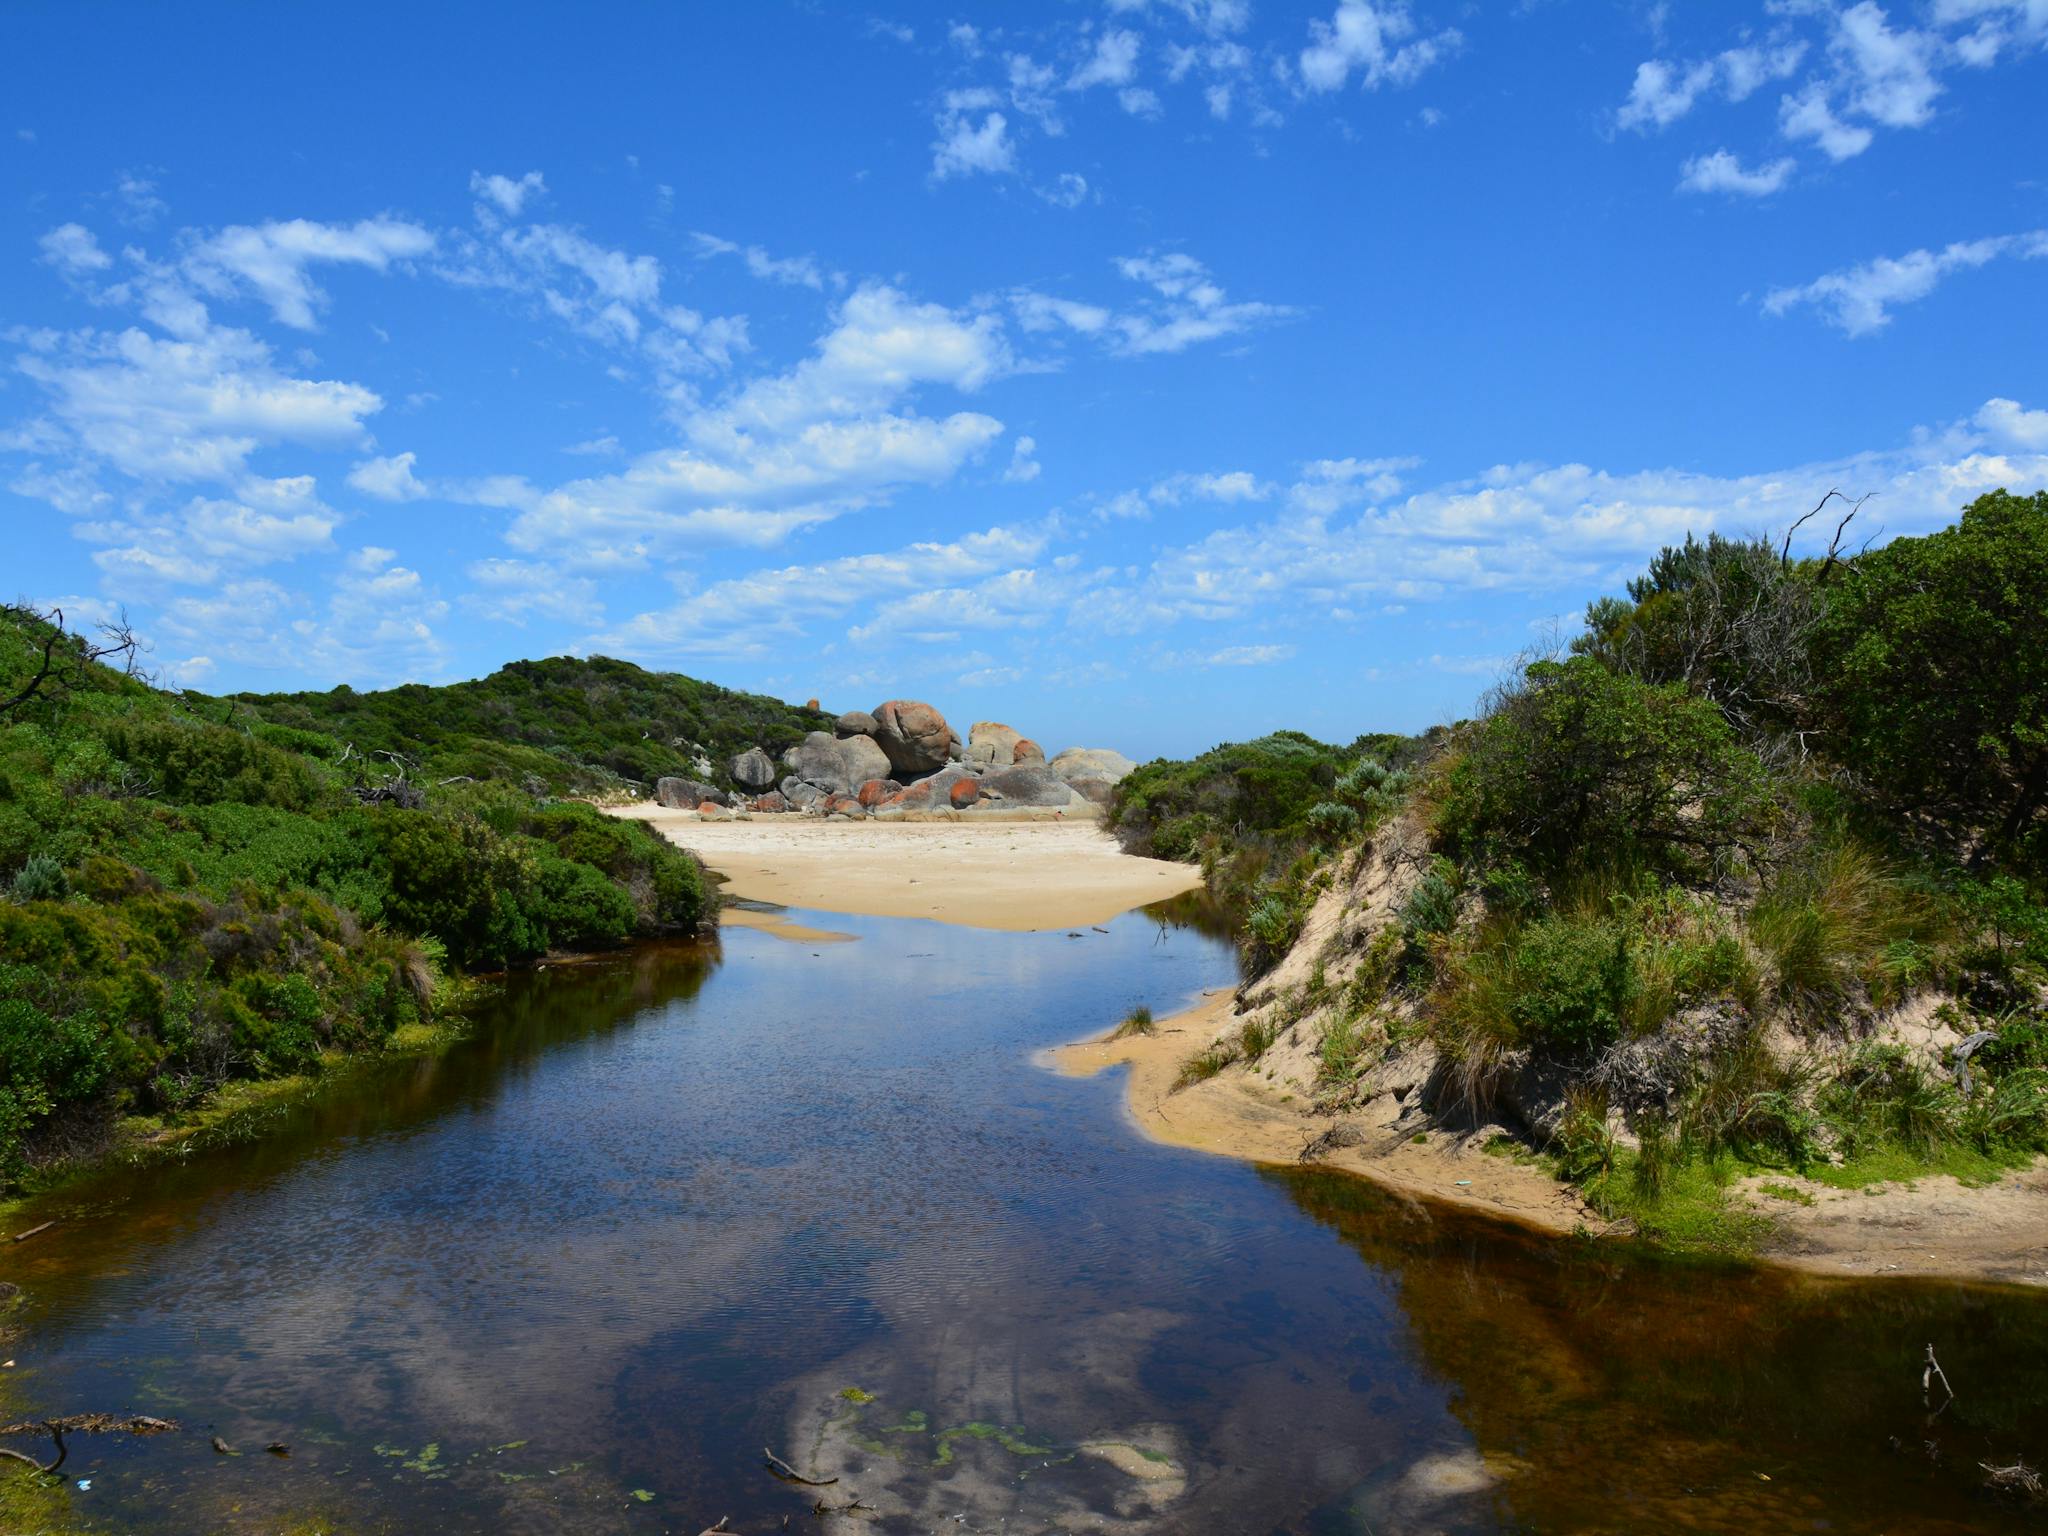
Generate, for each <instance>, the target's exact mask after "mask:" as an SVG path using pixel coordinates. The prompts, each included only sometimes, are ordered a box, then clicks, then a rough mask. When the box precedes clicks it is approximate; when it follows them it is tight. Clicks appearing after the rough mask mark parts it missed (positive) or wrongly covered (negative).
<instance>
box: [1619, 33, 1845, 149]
mask: <svg viewBox="0 0 2048 1536" xmlns="http://www.w3.org/2000/svg"><path fill="white" fill-rule="evenodd" d="M1806 49H1807V45H1806V44H1805V43H1804V42H1803V41H1800V40H1798V39H1789V38H1788V39H1785V40H1782V41H1779V42H1777V43H1775V44H1772V45H1770V46H1768V47H1761V48H1759V47H1742V48H1730V49H1727V50H1726V51H1724V52H1722V53H1720V54H1717V55H1715V56H1714V57H1713V58H1710V59H1699V60H1694V61H1691V62H1688V63H1683V64H1680V63H1673V62H1671V61H1669V60H1665V59H1649V60H1645V61H1644V62H1643V63H1641V64H1639V65H1637V66H1636V77H1635V81H1634V83H1633V85H1631V86H1630V88H1629V94H1628V100H1627V101H1625V102H1623V103H1622V105H1621V107H1620V109H1619V110H1618V111H1617V112H1616V113H1615V115H1614V121H1615V126H1616V127H1618V128H1626V129H1632V130H1634V131H1635V132H1638V133H1644V132H1649V131H1652V130H1655V129H1660V128H1668V127H1670V126H1671V124H1673V123H1675V122H1677V121H1678V120H1679V119H1680V118H1682V117H1684V116H1685V115H1686V114H1687V113H1689V112H1691V111H1692V109H1693V106H1694V104H1695V103H1697V102H1698V101H1699V100H1700V99H1701V98H1702V97H1704V96H1707V95H1710V94H1714V95H1720V96H1722V97H1724V98H1725V99H1727V100H1729V101H1743V100H1745V99H1747V98H1748V97H1749V96H1751V95H1753V94H1754V93H1755V92H1756V91H1757V89H1758V88H1759V87H1760V86H1762V85H1764V84H1765V83H1766V82H1768V81H1772V80H1785V79H1789V78H1790V77H1791V76H1792V75H1793V74H1795V73H1796V72H1797V71H1798V69H1799V64H1800V61H1801V60H1802V59H1804V58H1805V57H1806Z"/></svg>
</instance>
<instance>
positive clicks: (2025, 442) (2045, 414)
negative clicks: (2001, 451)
mask: <svg viewBox="0 0 2048 1536" xmlns="http://www.w3.org/2000/svg"><path fill="white" fill-rule="evenodd" d="M1975 419H1976V423H1977V425H1978V426H1979V427H1980V428H1982V429H1983V430H1984V431H1986V432H1988V433H1990V434H1991V436H1992V438H1993V439H1994V440H1995V441H1996V442H1997V444H1998V445H1999V446H2000V447H2001V448H2009V449H2018V450H2022V451H2025V452H2031V453H2048V411H2030V410H2027V409H2026V408H2025V407H2023V406H2022V405H2021V404H2020V403H2019V402H2018V401H2017V400H2004V399H1998V400H1987V401H1985V402H1984V408H1983V409H1982V410H1980V411H1978V412H1977V415H1976V418H1975Z"/></svg>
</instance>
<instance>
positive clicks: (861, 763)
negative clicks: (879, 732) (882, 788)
mask: <svg viewBox="0 0 2048 1536" xmlns="http://www.w3.org/2000/svg"><path fill="white" fill-rule="evenodd" d="M839 762H840V765H841V767H842V768H844V770H845V772H846V783H847V787H848V788H856V787H858V786H859V785H862V784H865V783H866V782H867V781H868V780H869V779H886V778H887V777H889V770H890V767H891V766H892V765H891V764H890V762H889V754H888V753H886V752H884V751H883V750H882V749H881V747H880V745H879V744H878V743H877V742H876V741H875V738H874V737H872V736H847V737H843V738H841V740H840V742H839Z"/></svg>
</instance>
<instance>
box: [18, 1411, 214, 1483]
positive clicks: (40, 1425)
mask: <svg viewBox="0 0 2048 1536" xmlns="http://www.w3.org/2000/svg"><path fill="white" fill-rule="evenodd" d="M177 1427H178V1426H177V1424H176V1423H175V1422H174V1421H173V1420H170V1419H153V1418H151V1417H150V1416H149V1415H148V1414H146V1413H134V1414H129V1415H127V1416H126V1417H123V1416H121V1415H119V1414H112V1413H73V1414H67V1415H65V1416H64V1417H63V1418H59V1419H24V1420H23V1421H22V1422H21V1423H19V1424H0V1435H48V1436H49V1437H50V1438H51V1440H53V1441H55V1442H56V1446H57V1459H56V1460H55V1461H52V1462H50V1463H49V1464H48V1465H47V1466H46V1465H44V1464H43V1463H42V1462H40V1461H37V1460H36V1459H35V1458H34V1457H33V1456H24V1455H23V1454H22V1453H21V1452H20V1451H10V1450H8V1449H7V1448H6V1447H5V1446H0V1458H4V1459H6V1460H8V1461H18V1462H21V1463H23V1464H24V1465H26V1466H31V1467H34V1468H35V1469H36V1470H37V1471H38V1472H54V1471H56V1470H57V1469H58V1468H59V1467H61V1466H63V1465H64V1458H65V1457H67V1456H69V1455H70V1454H71V1447H70V1446H68V1445H66V1444H65V1443H64V1437H65V1436H66V1435H70V1434H86V1435H100V1434H125V1435H161V1434H164V1433H166V1432H167V1431H170V1430H174V1429H176V1428H177Z"/></svg>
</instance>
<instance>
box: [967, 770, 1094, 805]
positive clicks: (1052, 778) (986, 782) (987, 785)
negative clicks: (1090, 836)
mask: <svg viewBox="0 0 2048 1536" xmlns="http://www.w3.org/2000/svg"><path fill="white" fill-rule="evenodd" d="M981 792H982V793H983V794H984V795H988V796H991V797H993V798H996V799H1000V800H1001V801H1003V802H1004V803H1005V804H1007V805H1032V806H1046V807H1051V808H1054V809H1058V808H1060V807H1063V806H1069V805H1072V804H1073V803H1074V791H1073V788H1072V787H1071V786H1070V785H1069V784H1068V783H1067V781H1066V780H1065V779H1063V778H1061V777H1060V776H1059V775H1058V774H1056V773H1054V772H1053V771H1052V770H1051V769H1050V768H1046V767H1043V766H1032V765H1029V764H1020V765H1019V766H1018V767H1015V768H999V769H997V770H996V771H995V772H994V773H991V774H989V775H988V776H987V777H985V778H984V779H983V780H982V781H981Z"/></svg>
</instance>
